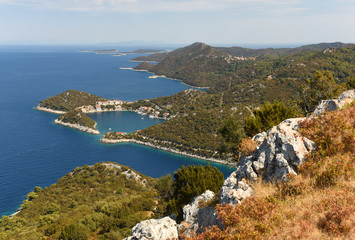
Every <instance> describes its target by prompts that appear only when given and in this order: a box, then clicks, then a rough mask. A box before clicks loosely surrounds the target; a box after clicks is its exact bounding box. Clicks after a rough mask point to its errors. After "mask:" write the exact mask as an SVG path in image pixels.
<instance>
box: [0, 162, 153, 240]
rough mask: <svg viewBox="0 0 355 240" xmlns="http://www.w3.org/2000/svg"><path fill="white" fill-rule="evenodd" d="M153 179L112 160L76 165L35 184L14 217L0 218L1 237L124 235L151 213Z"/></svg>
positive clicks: (50, 237)
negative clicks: (52, 180) (55, 178)
mask: <svg viewBox="0 0 355 240" xmlns="http://www.w3.org/2000/svg"><path fill="white" fill-rule="evenodd" d="M155 181H156V179H152V178H150V177H147V176H144V175H142V174H140V173H137V172H136V171H134V170H132V169H131V168H129V167H126V166H122V165H119V164H116V163H97V164H95V165H94V166H84V167H79V168H76V169H75V170H74V171H73V172H71V173H68V174H66V175H65V176H64V177H62V178H60V179H59V180H58V181H57V183H56V184H53V185H51V186H49V187H47V188H44V189H43V190H42V189H41V188H40V187H35V189H34V192H30V193H29V194H28V195H27V200H26V201H24V203H23V204H22V208H23V210H22V211H21V212H20V213H18V214H17V215H16V216H15V217H13V218H9V217H7V216H3V217H2V218H1V220H0V239H13V240H16V239H19V240H23V239H89V238H90V239H98V237H99V236H101V237H100V239H122V238H123V237H125V236H128V235H129V234H130V231H131V228H132V227H133V226H134V225H135V224H136V223H137V222H139V221H141V220H144V219H146V218H149V217H151V216H152V214H153V212H152V211H153V209H154V208H155V206H156V199H155V197H156V196H157V195H158V193H157V190H155V188H154V184H155Z"/></svg>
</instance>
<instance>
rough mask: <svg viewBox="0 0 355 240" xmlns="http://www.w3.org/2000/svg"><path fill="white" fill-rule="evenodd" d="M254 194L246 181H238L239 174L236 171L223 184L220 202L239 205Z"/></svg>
mask: <svg viewBox="0 0 355 240" xmlns="http://www.w3.org/2000/svg"><path fill="white" fill-rule="evenodd" d="M252 194H253V190H252V189H251V187H250V186H249V185H248V184H247V183H245V182H244V181H241V180H238V176H237V172H236V171H234V172H233V173H232V174H231V175H230V176H229V177H228V178H227V179H226V180H225V181H224V183H223V186H222V188H221V192H220V200H219V202H220V203H221V204H223V203H225V204H232V205H237V204H239V203H241V202H242V201H243V200H244V199H246V198H248V197H250V196H251V195H252Z"/></svg>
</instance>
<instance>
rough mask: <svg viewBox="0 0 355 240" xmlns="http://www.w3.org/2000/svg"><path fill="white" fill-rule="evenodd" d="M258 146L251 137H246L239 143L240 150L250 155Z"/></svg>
mask: <svg viewBox="0 0 355 240" xmlns="http://www.w3.org/2000/svg"><path fill="white" fill-rule="evenodd" d="M256 147H257V143H256V142H254V141H253V140H252V139H251V138H250V137H249V138H244V139H243V140H242V142H241V143H240V145H239V151H240V152H242V153H243V154H244V155H246V156H248V155H250V154H252V153H253V152H254V151H255V150H256Z"/></svg>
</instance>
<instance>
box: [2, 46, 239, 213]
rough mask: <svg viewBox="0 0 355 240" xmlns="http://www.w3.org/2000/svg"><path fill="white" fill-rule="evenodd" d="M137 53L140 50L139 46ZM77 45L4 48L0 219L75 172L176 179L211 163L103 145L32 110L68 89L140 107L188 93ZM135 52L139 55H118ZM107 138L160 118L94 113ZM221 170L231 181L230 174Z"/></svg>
mask: <svg viewBox="0 0 355 240" xmlns="http://www.w3.org/2000/svg"><path fill="white" fill-rule="evenodd" d="M137 48H138V47H137ZM77 49H80V48H79V47H78V46H74V47H68V46H65V47H53V46H45V47H38V46H37V47H26V46H24V47H8V46H6V47H0V100H1V103H0V123H1V125H0V126H1V127H0V216H1V215H9V214H11V213H13V212H15V211H16V210H17V209H18V207H19V206H20V204H21V203H22V201H23V200H24V199H25V198H26V194H27V193H28V192H30V191H32V190H33V188H34V187H35V186H41V187H46V186H49V185H51V184H53V183H56V181H57V179H59V178H60V177H62V176H64V175H65V174H66V173H68V172H70V171H72V170H73V169H74V168H75V167H78V166H83V165H86V164H87V165H93V164H95V163H97V162H102V161H112V162H117V163H120V164H124V165H127V166H130V167H132V168H133V169H135V170H137V171H139V172H141V173H143V174H146V175H148V176H151V177H160V176H163V175H166V174H169V173H170V174H172V173H173V172H174V171H176V170H177V169H178V168H180V167H181V165H189V164H190V165H191V164H195V165H197V164H202V165H206V164H207V162H205V161H202V160H199V159H194V158H189V157H184V156H180V155H175V154H171V153H167V152H163V151H160V150H156V149H152V148H149V147H145V146H140V145H136V144H129V143H127V144H119V145H105V144H101V143H100V142H99V141H98V140H99V138H100V136H95V135H89V134H86V133H83V132H79V131H77V130H74V129H70V128H66V127H63V126H59V125H56V124H54V122H53V121H54V120H55V119H56V118H57V117H58V115H55V114H51V113H46V112H40V111H37V110H35V109H33V107H35V106H37V105H38V103H39V101H40V100H43V99H46V98H48V97H50V96H53V95H56V94H59V93H61V92H63V91H66V90H68V89H75V90H81V91H86V92H89V93H92V94H95V95H99V96H102V97H105V98H110V99H121V100H125V101H135V100H138V99H146V98H153V97H158V96H169V95H172V94H175V93H177V92H179V91H182V90H184V89H187V88H188V87H186V86H185V85H183V84H181V83H180V82H178V81H174V80H169V79H165V78H148V77H149V76H150V74H149V73H146V72H135V71H130V70H121V69H119V68H120V67H134V66H135V65H137V63H133V62H129V60H130V59H131V58H133V57H135V56H139V55H137V54H129V55H126V56H120V57H114V56H112V55H106V54H101V55H99V54H94V53H79V52H76V50H77ZM120 50H121V51H129V50H133V49H120ZM91 117H93V118H94V119H95V120H96V121H97V122H98V129H99V130H100V131H102V132H103V133H104V132H105V131H107V130H108V129H109V128H111V129H112V130H113V131H124V132H132V131H135V130H138V129H143V128H145V127H148V126H151V125H154V124H158V123H160V122H162V120H157V119H149V118H147V117H145V118H144V119H142V116H141V115H137V114H136V113H133V112H111V113H101V114H94V115H92V116H91ZM212 165H214V166H217V167H218V168H219V169H220V170H221V171H222V172H223V173H224V175H225V176H227V175H229V174H230V173H231V171H232V169H230V168H228V167H227V166H224V165H219V164H212Z"/></svg>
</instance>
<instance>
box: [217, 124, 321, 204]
mask: <svg viewBox="0 0 355 240" xmlns="http://www.w3.org/2000/svg"><path fill="white" fill-rule="evenodd" d="M303 120H304V118H291V119H287V120H285V121H283V122H281V123H280V124H279V125H277V126H274V127H273V128H271V129H270V130H269V131H267V132H263V133H259V134H257V135H256V136H255V137H254V138H253V140H254V141H256V142H258V143H259V144H260V145H259V146H258V147H257V149H256V151H255V152H254V153H252V154H251V155H250V156H244V157H242V159H241V161H240V162H239V164H238V166H237V170H236V171H235V172H233V173H232V174H231V175H230V176H229V177H228V178H227V179H226V180H225V181H224V184H223V186H222V189H221V192H220V203H227V204H229V203H230V204H233V205H236V204H238V203H241V201H243V200H244V199H245V198H247V197H250V196H251V195H252V189H251V188H250V187H249V185H248V184H246V183H245V182H244V181H242V179H248V180H250V181H256V180H257V179H258V177H262V178H263V180H265V181H279V180H282V181H285V180H287V174H297V173H296V171H297V167H298V166H299V165H300V164H302V162H303V161H305V156H306V154H307V153H309V152H310V151H312V150H314V149H315V144H314V143H313V142H312V141H311V140H309V139H307V138H305V137H302V136H301V135H300V133H299V132H298V131H297V130H298V128H299V122H301V121H303Z"/></svg>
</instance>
